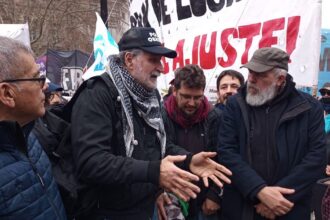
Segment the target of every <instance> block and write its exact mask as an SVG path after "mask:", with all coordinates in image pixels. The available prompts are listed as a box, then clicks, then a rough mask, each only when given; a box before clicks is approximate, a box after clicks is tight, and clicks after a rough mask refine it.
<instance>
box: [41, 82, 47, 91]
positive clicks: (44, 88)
mask: <svg viewBox="0 0 330 220" xmlns="http://www.w3.org/2000/svg"><path fill="white" fill-rule="evenodd" d="M41 89H42V91H43V92H45V91H46V90H47V89H48V83H46V82H45V83H44V86H43V87H42V88H41Z"/></svg>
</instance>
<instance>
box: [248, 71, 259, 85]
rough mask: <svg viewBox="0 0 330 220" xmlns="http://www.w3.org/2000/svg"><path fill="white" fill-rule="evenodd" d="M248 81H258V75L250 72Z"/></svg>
mask: <svg viewBox="0 0 330 220" xmlns="http://www.w3.org/2000/svg"><path fill="white" fill-rule="evenodd" d="M248 81H249V82H251V83H255V82H256V81H257V77H256V76H255V75H254V74H253V73H249V75H248Z"/></svg>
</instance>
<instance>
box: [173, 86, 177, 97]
mask: <svg viewBox="0 0 330 220" xmlns="http://www.w3.org/2000/svg"><path fill="white" fill-rule="evenodd" d="M177 92H178V90H177V89H176V88H175V87H174V86H173V93H172V94H173V96H174V97H176V96H177Z"/></svg>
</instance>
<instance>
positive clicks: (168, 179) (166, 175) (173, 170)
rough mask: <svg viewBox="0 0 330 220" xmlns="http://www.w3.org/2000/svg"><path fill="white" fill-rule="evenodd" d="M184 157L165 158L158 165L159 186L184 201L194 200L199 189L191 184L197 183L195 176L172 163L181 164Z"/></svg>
mask: <svg viewBox="0 0 330 220" xmlns="http://www.w3.org/2000/svg"><path fill="white" fill-rule="evenodd" d="M185 159H186V156H185V155H184V156H167V157H165V158H164V159H163V160H162V161H161V163H160V175H159V184H160V186H161V187H162V188H164V189H165V190H166V191H168V192H172V193H173V194H175V195H176V196H178V197H180V198H181V199H183V200H184V201H188V200H189V199H190V198H196V196H197V193H199V192H200V188H199V187H198V186H196V185H195V184H193V183H192V182H195V181H198V180H199V178H198V176H196V175H193V174H191V173H189V172H188V171H184V170H182V169H180V168H178V167H177V166H176V165H175V164H174V162H181V161H184V160H185Z"/></svg>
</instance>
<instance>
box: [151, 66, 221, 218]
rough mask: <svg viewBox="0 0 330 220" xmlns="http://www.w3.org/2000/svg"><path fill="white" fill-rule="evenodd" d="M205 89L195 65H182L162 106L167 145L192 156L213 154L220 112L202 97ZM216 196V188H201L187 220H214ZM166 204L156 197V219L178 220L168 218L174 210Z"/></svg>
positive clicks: (201, 73)
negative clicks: (202, 152)
mask: <svg viewBox="0 0 330 220" xmlns="http://www.w3.org/2000/svg"><path fill="white" fill-rule="evenodd" d="M205 85H206V81H205V76H204V72H203V70H202V69H201V68H200V67H199V66H198V65H186V66H184V67H182V68H179V69H177V70H176V71H175V78H174V81H173V93H172V95H170V96H169V97H168V98H167V99H166V101H165V102H164V109H163V118H164V124H165V130H166V134H167V137H168V139H169V142H170V143H171V144H172V145H177V146H181V147H184V148H185V149H186V150H188V151H189V152H192V153H199V152H201V151H215V150H214V149H215V148H216V144H215V142H214V141H215V140H216V133H217V132H216V129H217V127H218V126H217V121H218V120H219V117H220V116H219V114H220V112H219V111H220V110H218V109H216V108H214V109H213V106H212V105H211V104H210V103H209V102H208V100H207V98H206V97H205V96H204V89H205ZM200 185H201V184H200ZM219 193H220V188H219V187H213V186H212V187H211V188H210V189H206V188H202V192H201V193H200V194H199V195H198V197H197V199H193V200H191V201H190V203H189V212H188V213H186V214H188V216H186V217H187V219H218V217H217V210H218V209H219V208H220V206H219V202H220V197H219ZM171 197H172V196H171ZM173 199H174V200H175V197H172V200H173ZM169 200H170V198H168V196H167V194H161V195H160V196H159V198H158V200H157V205H158V210H159V211H158V212H159V218H161V219H166V218H167V217H170V219H173V218H174V219H178V216H171V213H174V211H171V209H173V208H175V207H173V206H172V207H171V206H169V207H168V206H167V205H165V204H168V201H169ZM172 202H173V201H172ZM164 203H165V204H164ZM165 209H166V210H165Z"/></svg>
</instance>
